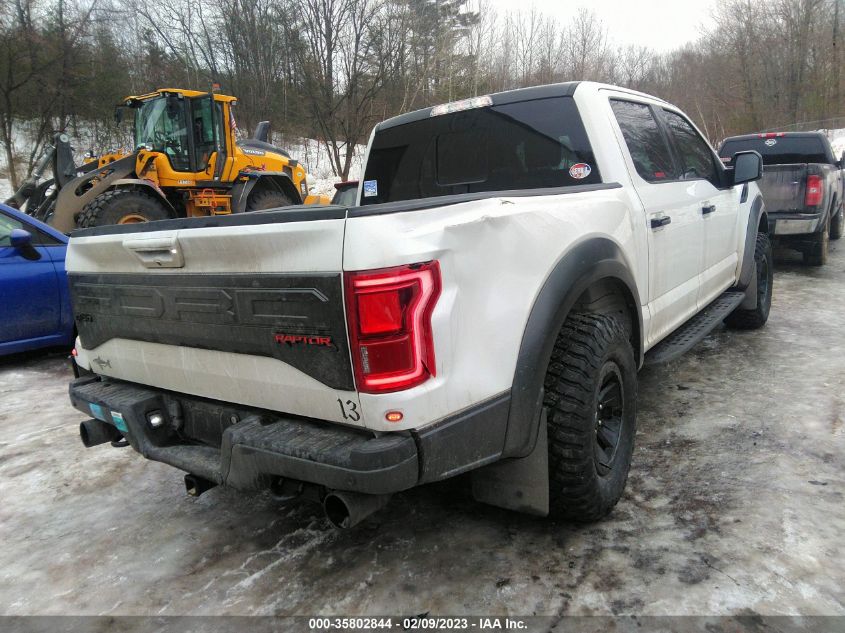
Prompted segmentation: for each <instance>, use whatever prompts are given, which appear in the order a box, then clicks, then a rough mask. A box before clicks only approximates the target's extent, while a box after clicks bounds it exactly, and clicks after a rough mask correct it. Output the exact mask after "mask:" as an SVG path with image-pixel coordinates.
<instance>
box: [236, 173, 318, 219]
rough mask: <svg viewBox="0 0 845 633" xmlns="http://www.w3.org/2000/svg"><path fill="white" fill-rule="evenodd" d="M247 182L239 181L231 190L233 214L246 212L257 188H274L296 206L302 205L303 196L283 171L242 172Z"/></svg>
mask: <svg viewBox="0 0 845 633" xmlns="http://www.w3.org/2000/svg"><path fill="white" fill-rule="evenodd" d="M240 175H241V176H245V177H246V180H241V181H238V182H236V183H235V184H234V186H233V187H232V189H231V192H230V193H231V196H232V213H243V212H244V211H246V203H247V201H248V200H249V196H250V194H252V192H253V190H254V189H255V188H256V187H267V186H269V187H273V188H274V189H277V190H278V191H281V192H282V193H284V194H285V195H286V196H288V197H289V198H290V199H291V201H293V203H294V204H302V196H301V195H300V193H299V191H298V190H297V188H296V185H295V184H294V183H293V180H292V179H291V177H290V176H289V175H288V174H287V173H285V172H283V171H261V172H241V174H240Z"/></svg>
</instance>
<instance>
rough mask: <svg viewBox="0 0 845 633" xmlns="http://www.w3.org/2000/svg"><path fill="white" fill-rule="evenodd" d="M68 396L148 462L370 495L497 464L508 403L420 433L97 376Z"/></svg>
mask: <svg viewBox="0 0 845 633" xmlns="http://www.w3.org/2000/svg"><path fill="white" fill-rule="evenodd" d="M70 400H71V403H72V404H73V406H74V407H75V408H76V409H78V410H79V411H81V412H83V413H85V414H86V415H89V416H91V417H93V418H97V419H99V420H102V421H104V422H107V423H109V424H113V425H114V426H116V427H117V428H118V430H120V431H121V433H123V435H124V436H125V437H126V439H127V440H128V441H129V443H130V445H131V446H132V447H133V448H134V449H135V450H136V451H138V452H139V453H141V454H142V455H143V456H144V457H146V458H147V459H151V460H155V461H159V462H163V463H166V464H169V465H171V466H174V467H176V468H179V469H181V470H184V471H186V472H188V473H191V474H193V475H197V476H200V477H203V478H204V479H207V480H209V481H211V482H214V483H215V484H227V485H230V486H232V487H234V488H239V489H243V490H251V489H257V488H263V487H266V486H268V485H271V484H272V483H273V482H274V481H275V480H278V478H279V477H283V478H285V479H291V480H295V481H303V482H308V483H312V484H316V485H320V486H324V487H326V488H330V489H336V490H349V491H354V492H361V493H366V494H389V493H393V492H399V491H401V490H406V489H408V488H412V487H413V486H416V485H418V484H420V483H425V482H428V481H436V480H438V479H445V478H447V477H450V476H452V475H456V474H459V473H461V472H465V471H468V470H471V469H473V468H475V467H478V466H482V465H484V464H488V463H491V462H493V461H496V460H497V459H498V458H499V457H500V455H501V451H502V447H503V445H504V431H505V424H506V420H507V413H508V409H509V403H510V398H509V396H500V397H498V398H495V399H493V400H491V401H488V402H485V403H483V404H482V405H479V406H478V407H474V408H473V409H472V411H468V412H463V413H462V414H460V415H458V416H455V417H454V418H450V419H448V420H444V421H443V422H441V423H438V424H435V425H432V426H430V427H426V428H424V429H422V430H420V431H419V432H402V433H390V434H384V435H382V436H380V437H375V436H374V434H372V433H370V432H367V431H363V430H359V429H350V428H347V427H343V426H339V425H337V424H333V423H329V422H323V421H319V420H311V419H305V418H300V417H292V416H290V417H289V416H284V415H282V414H278V413H274V412H267V411H261V410H254V409H247V408H242V407H239V406H238V405H232V404H230V403H220V402H215V401H211V400H204V399H198V398H193V397H188V396H184V395H182V394H173V393H170V392H165V391H162V390H157V389H152V388H149V387H145V386H140V385H135V384H131V383H125V382H121V381H115V380H110V379H103V380H101V379H100V378H99V377H97V376H87V377H81V378H78V379H77V380H74V381H73V382H72V383H71V385H70ZM152 413H159V414H161V415H162V416H164V418H165V423H164V424H163V425H162V426H161V427H159V428H157V429H155V428H153V427H152V426H151V425H150V424H149V422H148V416H149V415H150V414H152Z"/></svg>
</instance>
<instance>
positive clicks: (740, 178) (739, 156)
mask: <svg viewBox="0 0 845 633" xmlns="http://www.w3.org/2000/svg"><path fill="white" fill-rule="evenodd" d="M731 162H733V165H734V184H735V185H741V184H743V183H746V182H753V181H755V180H760V178H762V177H763V157H762V156H760V154H758V153H757V152H754V151H749V152H737V153H736V154H734V157H733V161H731Z"/></svg>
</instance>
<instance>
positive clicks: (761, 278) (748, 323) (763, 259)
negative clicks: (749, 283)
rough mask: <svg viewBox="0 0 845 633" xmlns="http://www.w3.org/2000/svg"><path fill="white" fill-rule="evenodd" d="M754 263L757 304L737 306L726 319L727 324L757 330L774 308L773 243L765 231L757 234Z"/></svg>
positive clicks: (735, 327) (742, 328)
mask: <svg viewBox="0 0 845 633" xmlns="http://www.w3.org/2000/svg"><path fill="white" fill-rule="evenodd" d="M754 263H755V264H756V265H757V305H755V306H754V308H752V309H748V308H745V309H743V308H741V307H740V308H737V309H736V310H734V311H733V312H731V313H730V314H729V315H728V317H727V318H726V319H725V325H727V326H728V327H731V328H734V329H737V330H756V329H757V328H761V327H763V326H764V325H765V324H766V321H768V320H769V311H770V310H771V308H772V284H773V283H774V266H773V257H772V243H771V241H770V240H769V236H768V235H766V234H765V233H758V234H757V242H756V244H755V245H754Z"/></svg>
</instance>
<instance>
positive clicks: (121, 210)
mask: <svg viewBox="0 0 845 633" xmlns="http://www.w3.org/2000/svg"><path fill="white" fill-rule="evenodd" d="M172 217H173V214H172V213H171V212H170V211H169V210H168V209H167V207H165V206H164V204H163V203H162V202H161V200H159V199H158V198H157V197H156V196H153V195H150V194H148V193H146V192H145V191H137V190H134V189H113V190H111V191H106V192H104V193H101V194H100V195H99V196H97V197H96V198H94V199H93V200H92V201H91V202H89V203H88V204H86V205H85V207H84V208H83V209H82V213H80V214H79V219H78V220H77V221H76V225H77V226H78V227H79V228H81V229H84V228H90V227H92V226H106V225H108V224H134V223H138V222H152V221H154V220H167V219H169V218H172Z"/></svg>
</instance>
